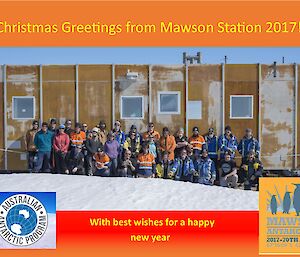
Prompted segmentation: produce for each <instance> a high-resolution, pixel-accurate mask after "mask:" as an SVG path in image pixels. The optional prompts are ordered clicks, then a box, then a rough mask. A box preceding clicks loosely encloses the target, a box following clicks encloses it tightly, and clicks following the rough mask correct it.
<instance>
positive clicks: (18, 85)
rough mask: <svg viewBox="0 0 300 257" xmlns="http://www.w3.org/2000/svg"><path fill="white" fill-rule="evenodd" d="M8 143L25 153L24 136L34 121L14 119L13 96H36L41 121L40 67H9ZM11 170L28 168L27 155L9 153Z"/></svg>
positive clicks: (7, 77) (36, 111)
mask: <svg viewBox="0 0 300 257" xmlns="http://www.w3.org/2000/svg"><path fill="white" fill-rule="evenodd" d="M6 80H7V99H6V100H7V128H6V130H7V143H8V146H7V148H8V149H11V150H15V151H24V135H25V133H26V131H27V130H28V129H29V128H30V127H31V124H32V121H33V119H32V120H23V119H13V116H12V109H13V108H12V98H13V96H34V97H35V115H34V119H39V66H7V72H6ZM7 158H8V167H9V169H14V170H22V169H25V168H26V163H27V162H26V155H24V154H20V153H10V152H8V153H7Z"/></svg>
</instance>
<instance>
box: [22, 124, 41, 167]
mask: <svg viewBox="0 0 300 257" xmlns="http://www.w3.org/2000/svg"><path fill="white" fill-rule="evenodd" d="M38 130H39V123H38V121H37V120H35V121H33V122H32V128H31V129H30V130H28V131H27V132H26V135H25V139H24V143H25V150H26V151H27V152H28V160H27V161H28V170H29V171H32V170H33V168H34V159H35V156H36V153H37V149H36V146H35V144H34V137H35V135H36V133H37V132H38Z"/></svg>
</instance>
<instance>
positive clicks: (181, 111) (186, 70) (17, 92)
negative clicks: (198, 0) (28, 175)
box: [0, 64, 300, 170]
mask: <svg viewBox="0 0 300 257" xmlns="http://www.w3.org/2000/svg"><path fill="white" fill-rule="evenodd" d="M298 75H299V72H298V65H274V64H272V65H262V64H219V65H217V64H216V65H206V64H192V65H36V66H13V65H8V66H7V65H2V66H0V103H1V105H0V113H1V115H0V124H1V125H2V129H1V130H0V148H1V151H0V168H1V169H9V170H24V169H26V154H25V153H22V152H23V151H24V142H23V137H24V134H25V133H26V131H27V130H28V129H29V128H30V127H31V123H32V120H34V119H36V120H39V121H49V120H50V119H51V118H57V119H58V121H59V122H61V123H63V122H64V121H65V120H66V119H72V120H73V121H79V122H86V123H88V125H89V126H90V128H91V127H92V126H94V125H96V124H98V123H99V121H100V120H105V121H106V123H107V124H108V127H109V128H110V127H111V125H112V124H113V123H114V121H115V120H117V119H118V120H121V122H122V125H123V129H124V130H125V131H128V130H129V128H130V126H131V125H132V124H135V125H137V127H138V130H140V131H145V130H146V128H147V124H148V122H150V121H152V122H154V123H155V125H156V129H157V130H158V131H160V132H161V130H162V128H163V127H165V126H167V127H169V128H170V130H171V131H173V132H175V131H176V130H177V129H178V128H180V127H183V128H185V129H186V130H187V131H188V132H189V134H190V133H191V130H192V127H194V126H198V127H199V128H200V132H201V133H202V134H204V133H206V132H207V130H208V128H209V127H214V128H215V129H216V131H217V134H218V135H219V134H221V133H222V131H223V129H224V126H225V125H230V126H231V127H232V129H233V133H234V134H235V135H236V136H237V137H238V139H240V138H242V136H243V135H244V130H245V128H248V127H249V128H252V129H253V132H254V135H255V137H257V138H258V139H259V140H260V142H261V148H262V149H261V158H262V161H263V163H264V164H265V168H267V169H276V170H277V169H295V168H298V167H299V165H298V164H299V160H298V157H297V156H298V153H300V142H299V140H300V138H298V136H297V134H298V133H299V132H300V131H299V129H300V126H298V121H299V120H300V116H299V113H298V111H297V110H298V108H299V107H300V106H299V100H300V99H299V97H300V96H299V93H298V84H299V82H298ZM5 149H7V150H9V151H7V152H5V151H4V150H5ZM10 151H11V152H10Z"/></svg>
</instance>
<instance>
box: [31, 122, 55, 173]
mask: <svg viewBox="0 0 300 257" xmlns="http://www.w3.org/2000/svg"><path fill="white" fill-rule="evenodd" d="M53 137H54V134H53V132H51V131H49V130H48V123H47V122H43V123H42V129H41V130H40V131H39V132H37V133H36V135H35V137H34V144H35V146H36V149H37V162H36V165H35V167H34V171H35V172H40V171H44V172H50V171H51V166H50V160H51V159H50V156H51V151H52V143H53Z"/></svg>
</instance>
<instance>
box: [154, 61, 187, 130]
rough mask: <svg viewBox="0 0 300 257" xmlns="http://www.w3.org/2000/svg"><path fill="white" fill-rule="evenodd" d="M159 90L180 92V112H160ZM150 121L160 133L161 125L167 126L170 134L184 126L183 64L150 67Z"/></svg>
mask: <svg viewBox="0 0 300 257" xmlns="http://www.w3.org/2000/svg"><path fill="white" fill-rule="evenodd" d="M160 91H177V92H180V113H179V114H160V113H159V111H158V110H159V109H158V108H159V106H158V97H159V92H160ZM151 115H152V117H151V121H152V122H154V124H155V129H156V130H157V131H158V132H160V133H162V129H163V127H168V128H169V129H170V132H171V134H173V133H175V132H176V131H177V130H178V129H179V128H180V127H185V66H183V65H177V66H176V65H174V66H171V65H170V66H167V65H165V66H159V65H155V66H152V69H151Z"/></svg>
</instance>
